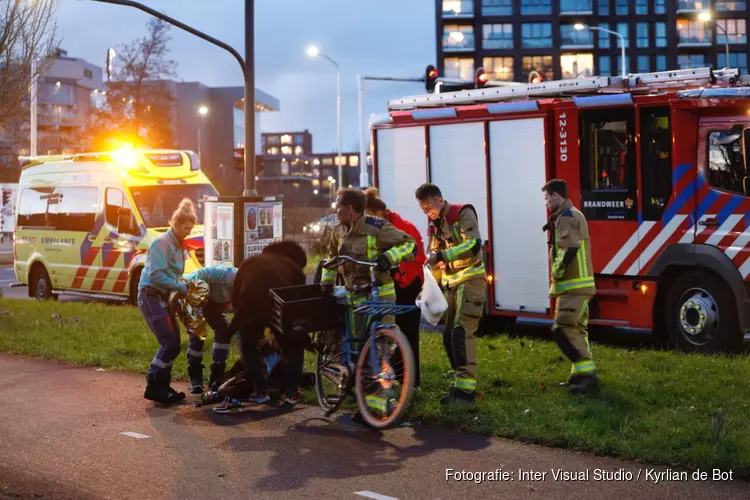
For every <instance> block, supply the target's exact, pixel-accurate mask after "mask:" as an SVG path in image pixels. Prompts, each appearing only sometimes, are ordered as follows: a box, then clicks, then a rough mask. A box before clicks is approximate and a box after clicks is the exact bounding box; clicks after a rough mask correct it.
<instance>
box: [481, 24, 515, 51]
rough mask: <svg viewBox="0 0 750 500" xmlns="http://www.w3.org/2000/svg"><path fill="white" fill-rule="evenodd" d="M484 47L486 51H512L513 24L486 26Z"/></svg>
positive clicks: (484, 28)
mask: <svg viewBox="0 0 750 500" xmlns="http://www.w3.org/2000/svg"><path fill="white" fill-rule="evenodd" d="M482 47H483V48H485V49H512V48H513V25H512V24H485V25H484V26H483V27H482Z"/></svg>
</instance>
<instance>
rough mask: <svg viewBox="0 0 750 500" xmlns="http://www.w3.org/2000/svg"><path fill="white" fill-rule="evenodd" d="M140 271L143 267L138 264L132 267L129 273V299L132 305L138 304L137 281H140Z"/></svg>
mask: <svg viewBox="0 0 750 500" xmlns="http://www.w3.org/2000/svg"><path fill="white" fill-rule="evenodd" d="M141 272H143V268H142V267H140V266H139V267H136V268H135V269H133V272H132V273H131V275H130V290H129V295H130V297H129V300H130V303H131V304H132V305H134V306H137V305H138V282H140V281H141Z"/></svg>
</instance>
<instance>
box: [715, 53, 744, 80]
mask: <svg viewBox="0 0 750 500" xmlns="http://www.w3.org/2000/svg"><path fill="white" fill-rule="evenodd" d="M716 60H717V62H718V63H719V64H717V66H718V67H719V68H727V67H729V68H737V69H739V70H740V74H743V75H746V74H747V54H746V53H745V52H730V53H729V64H727V54H726V52H719V53H717V54H716Z"/></svg>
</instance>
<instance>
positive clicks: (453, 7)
mask: <svg viewBox="0 0 750 500" xmlns="http://www.w3.org/2000/svg"><path fill="white" fill-rule="evenodd" d="M471 17H474V0H443V19H465V18H471Z"/></svg>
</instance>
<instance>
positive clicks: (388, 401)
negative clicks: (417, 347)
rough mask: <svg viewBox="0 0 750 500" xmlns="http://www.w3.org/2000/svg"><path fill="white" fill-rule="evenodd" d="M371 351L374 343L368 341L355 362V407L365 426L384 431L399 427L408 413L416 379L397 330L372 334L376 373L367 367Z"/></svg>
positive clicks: (403, 339) (406, 346) (407, 348)
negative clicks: (397, 425)
mask: <svg viewBox="0 0 750 500" xmlns="http://www.w3.org/2000/svg"><path fill="white" fill-rule="evenodd" d="M371 349H373V342H372V339H368V340H367V342H366V343H365V345H364V347H363V348H362V352H361V353H360V356H359V360H358V361H357V368H356V373H355V384H356V390H355V393H356V395H357V405H358V406H359V411H360V413H361V414H362V418H363V420H364V421H365V422H366V423H367V425H369V426H370V427H373V428H375V429H387V428H389V427H392V426H394V425H396V424H398V423H399V422H400V421H401V420H402V419H403V418H404V416H405V415H406V412H407V411H408V409H409V403H410V402H411V398H412V395H413V394H414V377H415V376H416V368H415V366H414V353H413V351H412V348H411V345H409V341H408V340H407V339H406V336H405V335H404V334H403V333H402V332H401V330H399V328H398V327H396V326H393V327H386V328H380V329H378V331H377V332H375V354H376V356H377V358H378V369H377V370H375V373H373V370H372V369H371V366H370V360H369V356H370V350H371ZM398 354H400V356H399V355H398Z"/></svg>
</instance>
